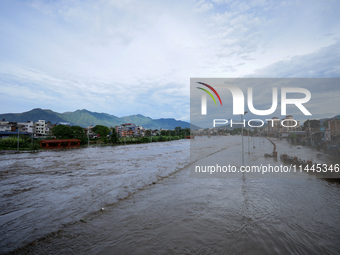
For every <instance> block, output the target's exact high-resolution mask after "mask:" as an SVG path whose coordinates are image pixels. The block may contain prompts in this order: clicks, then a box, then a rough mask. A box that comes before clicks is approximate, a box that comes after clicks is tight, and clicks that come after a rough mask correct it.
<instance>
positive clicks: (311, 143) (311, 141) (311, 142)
mask: <svg viewBox="0 0 340 255" xmlns="http://www.w3.org/2000/svg"><path fill="white" fill-rule="evenodd" d="M308 129H309V132H310V146H311V147H313V140H312V129H311V128H310V120H308Z"/></svg>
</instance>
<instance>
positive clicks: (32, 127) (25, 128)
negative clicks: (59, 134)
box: [18, 121, 35, 134]
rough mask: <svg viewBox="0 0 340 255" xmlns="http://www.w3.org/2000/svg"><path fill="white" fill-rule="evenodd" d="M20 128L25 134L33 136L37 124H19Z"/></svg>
mask: <svg viewBox="0 0 340 255" xmlns="http://www.w3.org/2000/svg"><path fill="white" fill-rule="evenodd" d="M18 126H20V127H22V131H23V132H27V133H30V134H33V133H34V132H35V123H34V122H33V121H27V122H18Z"/></svg>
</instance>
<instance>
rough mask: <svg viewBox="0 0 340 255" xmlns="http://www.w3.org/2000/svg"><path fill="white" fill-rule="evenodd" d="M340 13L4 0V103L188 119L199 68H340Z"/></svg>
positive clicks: (205, 1) (338, 8)
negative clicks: (191, 87)
mask: <svg viewBox="0 0 340 255" xmlns="http://www.w3.org/2000/svg"><path fill="white" fill-rule="evenodd" d="M339 13H340V1H338V0H334V1H331V0H328V1H327V0H326V1H325V0H322V1H316V0H313V1H311V0H309V1H304V0H302V1H299V0H292V1H289V0H288V1H278V0H273V1H268V0H251V1H228V0H226V1H224V0H210V1H209V0H199V1H194V0H187V1H176V0H173V1H140V0H136V1H135V0H127V1H124V0H117V1H115V0H96V1H90V0H79V1H77V0H65V1H63V0H59V1H58V0H53V1H47V0H46V1H39V0H35V1H33V0H32V1H30V0H25V1H18V0H1V1H0V33H1V36H0V102H1V103H0V106H1V109H0V112H1V113H9V112H23V111H28V110H30V109H32V108H37V107H39V108H43V109H51V110H54V111H57V112H65V111H74V110H77V109H88V110H90V111H96V112H106V113H109V114H113V115H116V116H118V117H122V116H127V115H132V114H138V113H140V114H143V115H145V116H149V117H152V118H161V117H171V118H176V119H181V120H186V121H188V120H189V116H190V78H191V77H226V78H235V77H274V78H279V77H294V78H297V77H299V78H325V77H340V61H339V59H340V36H339V34H340V19H339ZM330 93H331V92H330ZM333 96H334V93H333Z"/></svg>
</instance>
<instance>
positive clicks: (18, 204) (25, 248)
mask: <svg viewBox="0 0 340 255" xmlns="http://www.w3.org/2000/svg"><path fill="white" fill-rule="evenodd" d="M200 139H201V141H204V142H205V144H206V145H207V146H206V147H204V148H202V147H200V146H197V147H195V146H194V145H195V143H196V144H198V143H199V142H200ZM273 141H274V142H275V143H276V145H277V151H278V153H279V154H281V153H287V154H289V155H296V156H298V157H300V158H301V159H304V160H307V159H313V161H314V162H318V163H327V164H330V163H334V161H333V159H332V158H330V157H329V156H327V155H324V154H322V153H320V152H318V151H316V150H312V149H310V148H304V147H302V146H292V145H290V144H288V143H287V141H279V140H275V139H274V140H273ZM190 143H191V150H192V151H191V152H193V150H194V151H195V153H192V154H191V162H193V163H191V164H190ZM244 144H245V163H246V164H249V165H257V164H260V163H270V164H273V165H280V164H282V162H280V159H277V160H275V159H274V158H265V157H264V153H271V152H272V150H273V145H272V144H271V143H270V142H269V141H268V140H267V139H265V138H255V139H254V141H250V143H249V144H250V145H251V146H249V147H248V141H247V137H245V142H244ZM253 146H255V148H253ZM240 148H241V137H240V136H234V137H233V136H230V137H211V138H207V137H202V138H197V139H195V140H191V141H189V140H181V141H172V142H163V143H152V144H140V145H126V146H114V147H109V146H108V147H90V148H81V149H76V150H66V151H44V152H39V153H35V154H33V153H32V154H31V153H22V154H11V155H1V156H0V190H1V197H0V209H1V214H0V225H1V228H0V253H1V254H6V253H18V254H72V253H73V254H340V248H339V247H340V183H339V182H338V181H336V180H325V179H320V178H316V177H315V176H313V175H311V174H308V173H300V174H298V178H295V176H294V175H293V174H290V173H288V174H287V175H286V176H284V177H282V176H280V178H260V177H251V176H250V175H249V174H247V173H245V174H239V175H238V176H236V177H233V178H192V177H191V176H190V171H189V168H190V166H192V165H193V164H196V163H199V162H200V160H203V159H206V160H207V161H209V159H214V158H215V157H217V158H218V157H223V158H225V160H226V161H227V162H230V163H232V164H235V165H238V166H239V165H240V162H241V160H240V159H241V156H240ZM248 148H249V153H248ZM212 161H213V160H212ZM301 176H302V178H300V177H301ZM101 208H104V210H101Z"/></svg>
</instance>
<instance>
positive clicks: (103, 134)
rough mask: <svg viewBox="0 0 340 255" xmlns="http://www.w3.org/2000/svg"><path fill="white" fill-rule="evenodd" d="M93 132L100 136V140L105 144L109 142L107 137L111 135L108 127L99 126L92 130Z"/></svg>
mask: <svg viewBox="0 0 340 255" xmlns="http://www.w3.org/2000/svg"><path fill="white" fill-rule="evenodd" d="M92 132H94V133H96V134H98V135H100V138H101V139H102V141H103V142H104V143H106V142H107V135H108V134H109V133H110V129H109V128H108V127H107V126H102V125H97V126H95V127H94V128H92Z"/></svg>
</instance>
